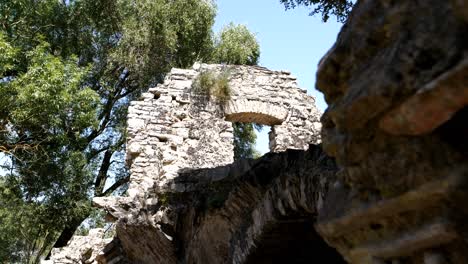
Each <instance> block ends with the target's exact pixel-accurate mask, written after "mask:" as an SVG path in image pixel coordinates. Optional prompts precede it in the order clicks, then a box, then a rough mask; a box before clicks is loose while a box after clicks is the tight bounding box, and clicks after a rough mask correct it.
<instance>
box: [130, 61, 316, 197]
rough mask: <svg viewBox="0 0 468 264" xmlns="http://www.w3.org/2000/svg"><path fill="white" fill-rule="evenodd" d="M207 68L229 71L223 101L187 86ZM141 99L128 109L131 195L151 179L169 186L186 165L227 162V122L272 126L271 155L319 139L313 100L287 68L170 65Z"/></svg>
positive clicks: (229, 146)
mask: <svg viewBox="0 0 468 264" xmlns="http://www.w3.org/2000/svg"><path fill="white" fill-rule="evenodd" d="M207 71H208V72H212V73H214V74H219V73H224V74H227V76H228V79H229V89H230V99H229V100H228V101H227V102H221V103H220V102H218V101H216V98H209V97H208V98H207V97H206V96H205V95H203V94H200V93H197V91H195V90H194V89H192V86H193V83H194V81H195V80H196V79H197V76H198V75H199V74H200V73H202V72H207ZM142 98H143V100H141V101H134V102H132V104H131V106H130V109H129V114H128V129H127V131H128V142H127V159H128V164H129V166H130V172H131V184H130V188H129V191H128V193H129V195H130V196H135V195H137V194H138V193H140V194H141V193H145V192H146V190H147V189H148V188H152V187H153V185H154V184H156V185H157V186H158V187H165V188H166V187H168V186H172V185H171V180H172V179H174V178H175V177H176V176H177V175H178V173H179V172H180V171H183V170H186V169H189V170H190V169H197V168H210V167H216V166H220V165H227V164H230V163H232V162H233V161H234V156H233V155H234V151H233V138H234V136H233V128H232V122H250V123H259V124H262V125H267V126H271V128H272V129H271V133H270V151H272V152H278V151H284V150H286V149H302V150H306V149H307V148H308V146H309V144H310V143H317V142H319V138H320V136H319V134H320V128H321V124H320V113H319V111H318V110H317V108H316V107H315V104H314V103H315V101H314V98H313V97H311V96H309V95H307V94H306V91H305V90H302V89H300V88H299V87H298V85H297V82H296V78H294V77H293V76H291V75H290V73H289V72H285V71H270V70H268V69H266V68H262V67H257V66H227V65H207V64H196V65H195V66H194V68H193V69H187V70H184V69H172V70H171V72H170V73H169V74H168V75H167V77H166V79H165V81H164V83H163V84H160V85H158V86H157V87H155V88H151V89H149V91H148V92H147V93H144V94H143V95H142ZM172 187H173V188H176V187H177V186H172Z"/></svg>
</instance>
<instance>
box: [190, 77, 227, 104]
mask: <svg viewBox="0 0 468 264" xmlns="http://www.w3.org/2000/svg"><path fill="white" fill-rule="evenodd" d="M192 88H193V91H194V92H195V93H197V94H201V95H205V96H207V97H208V98H210V99H211V98H213V99H215V100H217V101H218V102H220V103H225V102H227V101H228V100H229V98H230V95H231V89H230V87H229V72H228V71H223V72H221V73H215V72H213V71H204V72H201V73H200V74H199V75H198V77H197V78H196V79H195V81H194V82H193V84H192Z"/></svg>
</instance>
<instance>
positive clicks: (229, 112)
mask: <svg viewBox="0 0 468 264" xmlns="http://www.w3.org/2000/svg"><path fill="white" fill-rule="evenodd" d="M204 71H212V72H214V73H220V72H228V73H229V86H230V96H229V100H228V101H227V102H225V103H221V102H219V101H217V100H216V98H209V97H207V96H206V95H204V94H201V93H199V92H197V91H195V90H194V89H193V88H192V86H193V85H192V83H193V82H194V81H195V80H196V78H197V76H198V75H199V74H200V73H201V72H204ZM319 116H320V113H319V111H318V110H317V109H316V107H315V105H314V98H313V97H310V96H308V95H307V94H306V92H305V91H304V90H301V89H299V88H298V86H297V83H296V79H295V78H294V77H292V76H291V75H290V73H288V72H284V71H270V70H268V69H266V68H262V67H252V66H226V65H206V64H196V65H194V67H193V69H188V70H183V69H172V71H171V72H170V73H169V74H168V75H167V77H166V79H165V81H164V83H162V84H160V85H158V86H157V87H155V88H151V89H149V92H147V93H144V94H143V95H142V97H141V101H135V102H132V103H131V106H130V108H129V113H128V129H127V130H128V142H127V163H128V165H129V166H130V172H131V177H130V184H129V189H128V191H127V193H128V196H124V197H99V198H95V199H94V200H93V202H94V205H95V206H97V207H100V208H102V209H104V210H105V211H106V212H107V213H108V216H107V219H108V220H109V221H113V222H116V233H117V235H116V241H118V245H119V246H118V247H115V248H119V249H122V250H121V251H119V252H120V253H119V254H120V255H119V254H117V255H118V256H119V257H120V259H122V260H125V261H127V260H128V261H129V262H130V263H178V262H183V263H246V262H248V261H251V262H252V261H254V263H257V262H256V260H257V259H258V255H259V254H260V255H265V254H266V257H267V258H269V259H272V260H274V259H275V257H274V256H275V254H274V253H265V252H266V251H265V250H264V249H260V250H256V249H255V248H256V243H258V241H260V240H261V239H265V238H263V237H264V236H271V235H275V234H276V235H278V234H281V236H283V239H287V238H289V240H290V241H291V244H293V243H296V244H297V243H298V241H296V240H295V239H294V236H292V235H291V234H288V232H287V230H288V229H291V230H295V234H299V235H301V236H304V239H302V240H299V241H302V242H304V245H302V246H300V245H297V246H295V248H296V249H301V250H302V251H303V252H302V253H301V252H299V253H297V254H294V253H290V254H289V256H290V257H291V258H292V259H294V258H297V263H301V261H303V260H304V258H306V255H304V254H305V253H304V252H307V254H310V252H311V251H309V250H308V249H305V248H304V247H305V246H306V245H313V246H315V247H317V249H320V250H325V251H326V252H329V253H330V255H331V256H332V257H335V258H337V259H339V260H340V261H342V260H341V257H340V256H339V255H338V254H337V253H336V252H335V251H334V250H333V249H330V248H329V247H328V246H327V245H326V243H325V242H324V241H323V240H321V239H320V237H319V236H318V234H317V233H316V232H315V230H314V229H313V225H312V222H313V219H314V217H315V215H316V212H317V208H316V207H317V206H318V205H321V204H322V203H323V197H324V193H325V192H326V189H327V184H328V180H329V178H333V176H334V163H333V161H332V160H330V159H327V158H326V157H324V156H323V153H322V152H321V149H320V148H318V147H315V146H313V147H312V149H311V150H309V152H305V153H304V152H287V153H284V154H276V155H273V154H272V155H270V156H268V157H265V158H263V159H261V160H258V161H254V160H241V161H238V162H236V163H234V164H233V139H234V136H233V128H232V124H231V122H255V123H259V124H263V125H270V126H272V132H270V150H271V151H272V152H281V151H285V150H287V149H299V150H302V151H303V150H307V149H309V144H311V143H318V142H319V141H320V137H319V131H320V127H321V125H320V122H319ZM296 159H300V160H301V161H300V162H304V163H305V165H304V167H295V166H294V165H295V162H296V161H297V160H296ZM291 223H297V224H299V226H298V227H299V228H297V226H296V227H294V225H291ZM273 227H275V228H278V230H279V231H274V230H273V231H272V229H271V228H273ZM302 227H304V228H305V230H307V232H302V229H303V228H302ZM272 232H273V233H272ZM267 240H268V239H267ZM269 241H270V242H271V241H272V239H270V240H269ZM294 241H296V242H294ZM108 242H109V241H108ZM109 243H110V242H109ZM113 243H115V242H113ZM299 244H300V243H299ZM100 245H101V244H100ZM110 245H112V243H110V244H109V245H108V246H109V247H110ZM102 246H105V243H104V244H103V245H102ZM275 246H279V245H275ZM69 248H70V249H67V250H70V251H75V252H78V251H80V250H81V247H80V246H76V245H70V246H69ZM112 252H117V251H115V250H114V251H112ZM255 252H256V253H255ZM254 253H255V254H254ZM253 254H254V255H253ZM78 255H79V256H81V255H82V254H78ZM296 255H297V256H296ZM248 258H250V260H249V259H248ZM120 259H119V261H120ZM89 260H90V262H92V261H97V262H99V263H107V262H106V261H107V260H108V258H106V257H105V256H102V257H99V256H98V257H95V256H94V255H93V256H92V257H90V259H89Z"/></svg>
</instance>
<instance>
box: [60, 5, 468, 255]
mask: <svg viewBox="0 0 468 264" xmlns="http://www.w3.org/2000/svg"><path fill="white" fill-rule="evenodd" d="M467 36H468V1H465V0H448V1H440V0H425V1H390V0H359V1H357V4H356V6H355V7H354V9H353V11H352V14H351V16H350V17H349V19H348V21H347V22H346V25H345V26H344V27H343V28H342V31H341V33H340V35H339V37H338V39H337V42H336V44H335V45H334V46H333V47H332V49H331V50H330V51H329V52H328V53H327V54H326V55H325V57H324V58H323V59H322V61H321V62H320V65H319V70H318V75H317V88H318V89H319V90H321V91H322V92H323V93H324V94H325V98H326V101H327V103H328V104H329V108H328V109H327V110H326V112H325V113H324V115H323V116H322V118H321V121H322V126H323V127H322V132H321V136H322V140H323V143H322V145H323V148H324V150H325V152H326V153H327V154H328V155H330V156H332V157H333V158H334V159H333V158H331V157H328V156H326V155H324V154H323V153H322V150H321V148H320V147H319V146H312V145H311V147H310V149H308V150H307V151H304V149H307V148H308V143H309V142H317V141H318V139H319V138H318V135H317V133H316V132H317V129H318V128H320V124H318V123H317V119H316V117H317V111H316V109H315V108H314V106H313V100H312V99H310V98H308V97H307V96H306V95H305V93H304V92H303V91H301V90H300V89H298V88H297V86H296V84H295V80H294V79H293V78H292V77H291V76H290V75H289V74H288V73H284V72H272V71H268V70H266V69H264V68H259V67H240V66H233V67H229V71H230V84H231V87H232V94H231V98H230V100H229V101H228V102H225V103H224V104H222V105H220V104H219V103H215V102H214V101H211V100H202V98H201V97H199V96H198V95H196V94H194V93H192V91H191V87H192V83H193V80H194V79H195V78H196V76H197V75H198V74H200V72H202V71H204V70H208V69H210V70H214V71H218V72H220V71H224V70H226V69H225V66H222V65H197V66H196V67H194V69H191V70H178V69H175V70H173V71H172V72H171V74H169V75H168V77H167V79H166V81H165V82H164V84H162V85H160V86H158V87H156V88H154V89H151V90H150V92H148V93H145V94H143V98H144V99H143V100H142V101H138V102H134V103H133V104H132V107H131V109H130V116H129V138H130V139H129V142H128V150H127V151H128V159H129V164H130V165H131V171H132V178H131V179H132V182H131V186H130V190H129V194H130V196H128V197H117V198H97V199H95V200H94V202H95V203H96V205H97V206H99V207H101V208H104V209H105V210H106V211H107V212H108V214H109V216H110V218H111V219H113V220H114V221H116V231H117V237H116V238H115V239H114V240H113V242H112V243H111V244H109V245H112V246H111V247H110V248H111V249H110V250H109V251H106V252H107V253H103V254H100V255H98V256H97V257H96V260H98V259H99V258H100V260H99V261H98V262H100V263H107V262H110V261H113V259H117V260H116V261H115V263H126V261H130V262H131V263H168V264H169V263H170V264H173V263H309V262H312V261H311V259H312V258H316V259H314V260H317V262H319V263H343V262H344V261H346V262H349V263H353V264H386V263H389V264H390V263H391V264H448V263H455V264H458V263H460V264H463V263H468V242H467V241H468V235H467V234H468V228H467V225H466V222H467V219H468V210H467V209H466V206H465V204H466V201H468V136H467V135H468V122H467V120H468V110H467V109H468V108H467V105H468V38H467ZM229 121H249V122H260V123H263V124H266V125H272V126H273V132H272V134H271V144H270V146H271V150H272V151H273V152H275V151H281V150H284V149H286V148H294V149H296V150H288V151H286V152H282V153H271V154H268V155H266V156H264V157H262V158H261V159H259V160H241V161H238V162H235V163H232V162H233V159H232V137H233V136H232V126H231V124H230V123H229ZM335 159H336V162H337V165H336V164H335ZM312 226H313V227H314V228H312ZM322 239H323V240H325V241H326V242H327V243H328V245H329V246H331V247H333V248H335V249H336V250H337V251H338V252H339V253H340V254H341V256H342V257H343V258H344V260H343V258H341V256H339V255H338V254H337V252H336V251H334V250H333V249H331V248H330V247H328V246H327V245H325V243H324V241H323V240H322ZM74 241H77V242H80V241H84V240H83V239H78V240H74ZM279 241H280V242H279ZM283 241H284V242H283ZM80 243H81V242H80ZM93 243H95V244H96V245H98V246H100V247H102V245H103V244H102V243H101V242H100V241H99V240H95V242H93ZM78 244H79V243H78ZM86 252H88V251H86ZM93 252H95V251H92V252H91V253H92V254H91V255H92V256H94V253H93ZM56 253H57V254H58V252H56ZM87 254H88V255H89V253H87ZM106 254H107V255H106ZM74 256H75V255H74ZM76 256H83V254H81V255H80V254H77V255H76ZM106 256H108V257H106ZM116 256H118V257H119V258H115V257H116ZM323 258H325V259H323ZM88 259H89V258H88ZM88 259H87V261H88ZM322 260H323V261H322ZM57 263H69V262H66V261H65V262H60V261H57Z"/></svg>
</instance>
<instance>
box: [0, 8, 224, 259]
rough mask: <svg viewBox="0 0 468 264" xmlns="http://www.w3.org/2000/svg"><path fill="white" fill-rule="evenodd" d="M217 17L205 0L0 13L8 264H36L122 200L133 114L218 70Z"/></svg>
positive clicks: (0, 200) (0, 199)
mask: <svg viewBox="0 0 468 264" xmlns="http://www.w3.org/2000/svg"><path fill="white" fill-rule="evenodd" d="M214 16H215V7H214V6H213V5H212V3H211V2H209V1H199V0H139V1H135V0H103V1H95V0H70V1H56V0H41V1H30V0H10V1H0V18H1V19H0V101H1V102H2V104H1V105H0V152H1V153H2V154H1V155H0V156H1V157H0V158H2V159H7V160H9V162H8V164H6V165H5V166H4V169H3V170H2V171H3V172H5V171H6V170H8V172H9V174H8V175H7V176H2V178H0V179H1V181H2V182H1V184H2V185H1V190H0V191H2V192H4V193H7V194H8V195H0V204H1V205H2V206H4V207H2V209H0V214H1V215H2V218H0V219H2V220H0V233H1V234H2V235H3V234H8V239H7V240H3V239H4V237H1V241H2V242H3V241H9V242H8V243H7V244H8V245H16V246H3V244H2V245H0V262H5V261H6V262H32V263H36V262H38V261H39V258H40V257H41V256H43V255H44V254H47V252H48V251H49V250H50V248H51V246H52V244H54V241H55V244H54V246H56V247H60V246H64V245H65V244H66V243H67V242H68V240H69V239H70V238H71V236H72V235H73V233H74V232H75V230H76V229H77V228H78V226H79V225H80V223H81V222H82V221H83V220H84V219H85V218H86V217H88V215H89V214H90V213H91V209H90V199H91V198H92V197H96V196H105V195H110V194H112V193H113V192H115V191H119V190H124V188H125V185H126V183H127V182H128V179H129V177H128V170H127V169H126V167H125V164H124V153H123V150H124V148H125V126H126V124H125V123H126V112H127V108H128V105H129V102H130V101H131V100H134V99H135V98H138V96H139V95H140V93H141V91H143V90H145V89H147V88H148V86H150V85H154V84H156V83H158V82H160V81H161V80H163V78H164V75H165V74H166V72H167V71H168V70H169V69H170V68H171V67H189V66H191V65H192V64H193V63H194V62H195V60H208V58H209V56H210V54H211V49H212V47H213V41H212V31H211V27H212V25H213V23H214ZM13 194H14V195H13ZM4 208H20V209H21V210H20V213H21V214H23V215H24V217H21V216H20V215H18V214H19V213H18V212H15V210H9V209H4ZM42 216H43V217H42ZM4 219H19V220H20V221H13V220H11V221H9V220H8V221H7V220H4ZM3 230H5V233H3Z"/></svg>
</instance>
